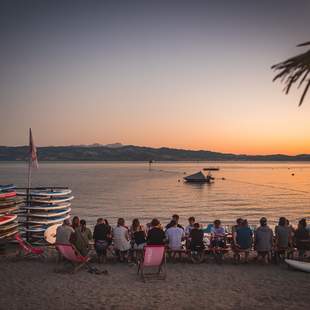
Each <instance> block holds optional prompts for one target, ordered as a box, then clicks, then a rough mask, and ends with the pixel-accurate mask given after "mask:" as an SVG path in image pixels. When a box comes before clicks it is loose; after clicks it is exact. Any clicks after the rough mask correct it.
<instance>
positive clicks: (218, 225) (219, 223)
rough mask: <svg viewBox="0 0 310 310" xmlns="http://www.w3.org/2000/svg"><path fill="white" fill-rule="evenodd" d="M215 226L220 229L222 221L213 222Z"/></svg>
mask: <svg viewBox="0 0 310 310" xmlns="http://www.w3.org/2000/svg"><path fill="white" fill-rule="evenodd" d="M213 224H214V227H215V228H219V227H220V226H221V221H220V220H215V221H214V222H213Z"/></svg>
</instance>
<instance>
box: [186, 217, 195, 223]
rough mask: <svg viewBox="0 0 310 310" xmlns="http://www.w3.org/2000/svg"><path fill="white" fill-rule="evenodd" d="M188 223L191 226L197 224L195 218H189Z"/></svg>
mask: <svg viewBox="0 0 310 310" xmlns="http://www.w3.org/2000/svg"><path fill="white" fill-rule="evenodd" d="M188 223H189V224H190V225H194V224H195V218H194V217H193V216H191V217H189V218H188Z"/></svg>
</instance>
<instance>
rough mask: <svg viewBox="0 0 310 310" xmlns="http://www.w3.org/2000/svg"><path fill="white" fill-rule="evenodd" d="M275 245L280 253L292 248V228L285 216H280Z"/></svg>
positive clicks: (276, 228)
mask: <svg viewBox="0 0 310 310" xmlns="http://www.w3.org/2000/svg"><path fill="white" fill-rule="evenodd" d="M275 247H276V253H277V254H278V255H280V254H282V253H283V254H285V253H288V252H289V251H290V249H291V248H292V229H291V227H289V224H288V221H287V219H286V218H285V217H280V218H279V223H278V225H277V226H276V227H275Z"/></svg>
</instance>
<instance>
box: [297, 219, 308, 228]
mask: <svg viewBox="0 0 310 310" xmlns="http://www.w3.org/2000/svg"><path fill="white" fill-rule="evenodd" d="M298 228H299V229H306V228H307V221H306V219H305V218H303V219H301V220H300V221H299V222H298Z"/></svg>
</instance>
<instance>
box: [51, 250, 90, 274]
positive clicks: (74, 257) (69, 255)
mask: <svg viewBox="0 0 310 310" xmlns="http://www.w3.org/2000/svg"><path fill="white" fill-rule="evenodd" d="M56 249H57V250H58V251H59V253H60V254H61V255H62V256H63V257H64V258H65V259H66V260H67V261H69V262H70V263H71V264H72V265H73V267H74V270H73V272H77V271H78V270H79V269H80V268H82V267H83V266H84V265H87V263H88V262H89V260H90V257H89V256H82V255H81V254H80V253H79V252H78V250H77V249H76V248H75V247H74V246H73V245H72V244H56Z"/></svg>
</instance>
